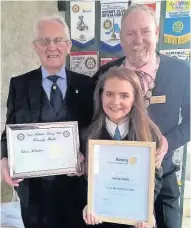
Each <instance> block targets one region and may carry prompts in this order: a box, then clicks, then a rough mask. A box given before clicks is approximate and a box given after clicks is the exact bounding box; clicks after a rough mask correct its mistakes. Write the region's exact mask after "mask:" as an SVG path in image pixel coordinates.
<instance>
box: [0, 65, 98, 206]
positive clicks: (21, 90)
mask: <svg viewBox="0 0 191 228" xmlns="http://www.w3.org/2000/svg"><path fill="white" fill-rule="evenodd" d="M66 77H67V110H68V121H78V124H79V128H83V127H85V126H87V125H89V123H90V122H91V119H92V113H93V91H94V83H93V81H92V79H91V78H90V77H88V76H85V75H82V74H78V73H75V72H72V71H69V70H66ZM41 89H42V73H41V68H39V69H36V70H33V71H30V72H27V73H25V74H23V75H20V76H17V77H13V78H11V81H10V88H9V95H8V100H7V121H6V124H22V123H38V121H39V119H40V110H41V97H40V95H41ZM76 90H78V93H76ZM1 151H2V155H1V156H2V157H7V139H6V132H5V131H4V132H3V134H2V137H1ZM16 190H17V192H18V195H19V197H20V199H21V201H23V202H24V203H25V204H27V203H28V198H29V181H28V179H25V180H24V181H22V182H21V183H20V184H19V187H18V188H17V189H16Z"/></svg>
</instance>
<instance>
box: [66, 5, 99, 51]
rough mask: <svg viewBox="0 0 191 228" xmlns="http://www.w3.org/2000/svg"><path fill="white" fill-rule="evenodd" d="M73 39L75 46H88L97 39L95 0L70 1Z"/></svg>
mask: <svg viewBox="0 0 191 228" xmlns="http://www.w3.org/2000/svg"><path fill="white" fill-rule="evenodd" d="M70 16H71V39H72V43H73V45H74V46H77V47H81V48H83V47H87V46H89V45H90V44H92V43H93V42H94V41H95V2H78V1H75V2H72V1H71V2H70Z"/></svg>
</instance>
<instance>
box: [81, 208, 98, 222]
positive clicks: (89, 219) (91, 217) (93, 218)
mask: <svg viewBox="0 0 191 228" xmlns="http://www.w3.org/2000/svg"><path fill="white" fill-rule="evenodd" d="M83 219H84V221H85V223H86V224H87V225H97V224H100V223H102V222H101V221H99V220H98V219H97V218H96V216H94V215H92V214H88V206H87V205H86V206H85V207H84V210H83Z"/></svg>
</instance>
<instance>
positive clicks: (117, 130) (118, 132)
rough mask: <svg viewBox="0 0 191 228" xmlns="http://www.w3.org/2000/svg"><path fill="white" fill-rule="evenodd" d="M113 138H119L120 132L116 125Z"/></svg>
mask: <svg viewBox="0 0 191 228" xmlns="http://www.w3.org/2000/svg"><path fill="white" fill-rule="evenodd" d="M113 139H114V140H121V134H120V131H119V128H118V127H116V129H115V134H114V136H113Z"/></svg>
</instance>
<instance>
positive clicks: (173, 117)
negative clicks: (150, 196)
mask: <svg viewBox="0 0 191 228" xmlns="http://www.w3.org/2000/svg"><path fill="white" fill-rule="evenodd" d="M158 36H159V28H158V26H157V21H156V18H155V14H154V12H153V11H152V9H150V8H149V7H146V6H144V5H132V6H130V7H129V8H128V9H127V10H126V12H125V13H124V14H123V17H122V22H121V45H122V48H123V51H124V54H125V57H122V58H120V59H118V60H116V61H113V62H110V63H108V64H106V65H104V66H102V67H101V68H100V69H99V71H98V72H97V73H96V74H95V75H94V77H93V78H94V79H95V80H96V81H97V80H98V79H99V77H101V75H102V74H103V73H104V72H106V71H107V70H108V69H109V68H110V67H112V66H119V67H127V68H128V69H131V70H133V71H136V73H137V75H138V77H139V79H140V85H141V87H142V90H143V96H144V98H145V105H146V106H147V107H148V112H149V115H150V117H151V118H152V120H153V121H154V122H155V123H156V124H157V125H158V127H159V128H160V130H161V132H162V133H163V136H164V137H163V141H164V143H163V145H164V147H163V149H165V150H167V149H168V152H167V154H166V155H165V157H164V159H163V163H162V167H163V176H162V189H161V191H160V193H159V195H158V197H157V200H156V202H155V213H156V221H157V228H178V227H179V224H180V221H179V218H180V216H179V200H178V198H179V195H180V193H179V188H178V184H177V179H176V174H175V171H176V170H177V167H176V166H175V165H174V164H173V162H172V156H173V151H174V150H175V149H177V148H178V147H180V146H182V145H184V144H185V143H187V142H188V141H190V68H189V64H188V63H187V62H184V61H181V60H178V59H174V58H170V57H167V56H164V55H160V54H159V53H157V52H156V44H157V42H158ZM180 110H181V116H182V120H181V123H179V114H180ZM161 152H163V151H161ZM163 155H164V153H161V156H163ZM161 160H162V157H161Z"/></svg>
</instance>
